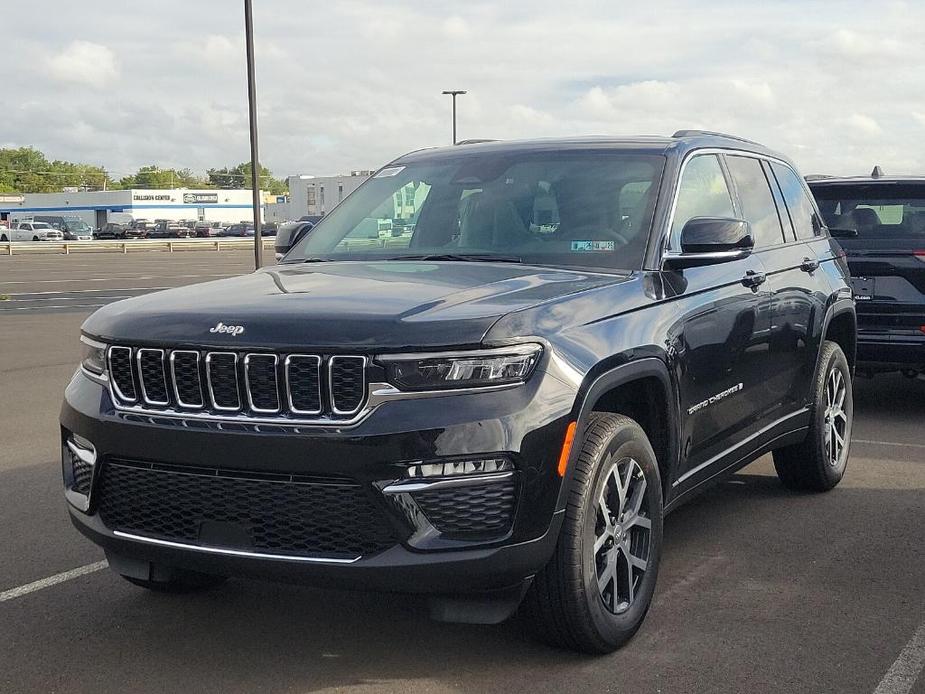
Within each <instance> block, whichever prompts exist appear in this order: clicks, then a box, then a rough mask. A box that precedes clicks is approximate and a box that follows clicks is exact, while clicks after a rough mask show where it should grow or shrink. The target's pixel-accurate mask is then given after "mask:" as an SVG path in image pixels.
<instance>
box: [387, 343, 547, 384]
mask: <svg viewBox="0 0 925 694" xmlns="http://www.w3.org/2000/svg"><path fill="white" fill-rule="evenodd" d="M542 351H543V348H542V347H541V346H540V345H537V344H525V345H512V346H510V347H498V348H495V349H485V350H472V351H468V352H447V353H441V354H420V355H415V354H403V355H385V356H382V357H380V358H379V361H381V362H382V363H383V364H384V365H385V366H386V369H387V372H388V379H389V382H390V383H392V385H394V386H396V387H397V388H400V389H401V390H409V391H420V390H439V389H444V388H480V387H489V386H500V385H510V384H515V383H523V382H524V381H526V380H527V379H528V378H529V377H530V375H531V374H532V373H533V370H534V369H535V368H536V365H537V363H538V362H539V360H540V354H541V353H542Z"/></svg>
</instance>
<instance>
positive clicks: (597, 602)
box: [522, 413, 663, 653]
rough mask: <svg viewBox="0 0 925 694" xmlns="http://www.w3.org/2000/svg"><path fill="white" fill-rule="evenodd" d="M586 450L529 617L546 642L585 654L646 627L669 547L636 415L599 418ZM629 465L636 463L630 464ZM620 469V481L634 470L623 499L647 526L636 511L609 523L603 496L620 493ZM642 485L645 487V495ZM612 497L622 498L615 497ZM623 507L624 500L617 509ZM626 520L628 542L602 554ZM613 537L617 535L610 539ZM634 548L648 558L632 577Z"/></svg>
mask: <svg viewBox="0 0 925 694" xmlns="http://www.w3.org/2000/svg"><path fill="white" fill-rule="evenodd" d="M576 443H577V442H576ZM580 445H581V449H580V452H579V455H578V457H577V460H575V461H574V463H573V465H574V470H573V471H572V477H571V482H570V488H569V490H568V500H567V502H566V509H565V518H564V519H563V522H562V528H561V530H560V532H559V541H558V544H557V545H556V549H555V553H554V554H553V557H552V559H551V560H550V562H549V564H547V565H546V567H545V568H544V569H543V570H542V571H541V572H540V573H539V574H538V575H537V576H536V578H535V579H534V581H533V584H532V585H531V587H530V590H529V592H528V594H527V596H526V598H525V599H524V603H523V605H522V613H523V615H524V617H525V618H526V620H527V622H528V624H529V626H530V627H531V630H532V631H533V633H534V634H535V636H536V637H537V638H538V639H540V640H542V641H545V642H547V643H550V644H552V645H554V646H559V647H562V648H568V649H571V650H575V651H580V652H584V653H610V652H611V651H614V650H615V649H617V648H619V647H620V646H622V645H623V644H625V643H626V642H627V641H629V640H630V639H631V638H632V637H633V635H634V634H635V633H636V631H637V630H638V629H639V627H640V626H641V625H642V622H643V620H644V619H645V616H646V613H647V612H648V610H649V604H650V603H651V601H652V594H653V592H654V591H655V582H656V579H657V576H658V565H659V559H660V557H661V549H662V515H663V508H662V487H661V477H660V475H659V470H658V462H657V461H656V458H655V453H654V452H653V450H652V446H651V445H650V444H649V440H648V438H647V437H646V434H645V432H644V431H643V430H642V427H640V426H639V425H638V424H637V423H636V422H635V421H633V420H632V419H630V418H629V417H625V416H623V415H614V414H606V413H595V414H594V415H593V416H592V418H591V420H590V422H589V424H588V427H587V430H586V431H585V433H584V436H583V437H582V441H581V444H580ZM627 460H628V461H630V462H624V461H627ZM633 462H634V463H635V466H633V465H632V463H633ZM615 468H616V469H617V471H618V474H619V475H620V476H621V477H622V476H623V475H624V471H625V470H627V469H629V470H630V471H631V474H632V475H633V476H632V478H629V477H627V483H626V485H625V489H626V490H628V493H626V494H621V495H620V498H621V499H622V498H623V497H624V496H626V497H629V498H630V501H634V500H637V499H638V500H639V503H638V504H632V503H631V504H630V505H631V506H632V505H635V506H636V508H638V509H639V511H640V512H639V513H638V514H636V518H640V517H641V518H642V520H646V521H647V523H648V524H649V527H648V529H646V528H645V527H644V526H642V525H633V524H634V523H637V522H641V521H637V520H636V518H634V517H633V514H632V513H631V512H627V513H626V517H624V516H623V515H621V516H619V517H618V518H615V517H614V516H611V518H610V521H609V522H607V521H605V523H606V524H605V525H602V521H604V518H603V513H602V511H601V506H599V501H601V500H602V494H604V495H606V494H608V491H606V490H607V489H611V490H615V487H614V485H615V484H616V481H615V478H613V476H612V474H611V473H612V471H613V470H614V469H615ZM642 481H644V483H645V484H644V486H643V487H641V489H642V491H639V490H640V484H641V483H642ZM611 498H612V499H613V498H615V497H613V496H612V494H611ZM611 508H612V505H611ZM623 510H624V507H623V506H622V503H621V505H620V510H619V511H618V512H620V513H622V512H623ZM623 523H628V525H627V526H626V527H627V528H629V529H628V530H626V529H625V528H624V529H623V531H624V532H623V538H624V540H623V541H624V543H625V544H621V545H620V546H615V544H610V545H608V544H606V543H605V544H604V545H603V546H602V547H601V549H599V550H598V551H597V552H596V551H595V544H596V543H597V542H599V541H601V540H602V539H604V538H605V537H606V536H607V535H608V533H609V532H610V528H611V527H613V528H616V529H617V530H616V533H617V535H619V534H620V529H621V525H622V524H623ZM612 540H613V536H611V537H610V539H609V540H608V542H612ZM630 548H633V549H634V550H635V551H636V552H637V553H640V554H642V553H644V554H645V561H646V566H645V569H644V571H642V573H641V575H639V576H637V575H636V570H634V569H633V568H629V572H628V574H627V568H628V567H629V566H630V565H629V564H628V563H627V561H626V556H627V554H626V552H627V551H629V553H630V554H633V549H630ZM634 556H635V554H634ZM614 557H616V559H615V561H614V562H613V563H611V561H610V560H611V559H612V558H614ZM620 557H623V561H622V563H621V560H620ZM608 566H613V567H615V568H614V573H613V575H612V577H611V578H610V583H609V584H608V585H610V591H609V592H610V595H609V596H608V595H607V585H604V588H603V589H601V588H599V579H598V576H599V575H601V574H607V573H608V569H607V568H605V567H608ZM640 570H641V569H640ZM618 572H620V573H619V574H618ZM618 575H621V576H622V581H623V583H622V589H621V588H620V587H618V584H617V580H619V579H618ZM627 576H628V577H629V578H628V580H627ZM636 581H638V583H636ZM631 582H632V583H633V585H634V591H633V595H632V597H631V598H630V599H629V600H628V601H627V600H624V598H625V597H627V594H626V588H627V586H628V584H629V583H631ZM618 598H619V601H618ZM621 608H622V609H621Z"/></svg>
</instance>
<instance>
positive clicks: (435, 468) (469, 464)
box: [406, 458, 514, 477]
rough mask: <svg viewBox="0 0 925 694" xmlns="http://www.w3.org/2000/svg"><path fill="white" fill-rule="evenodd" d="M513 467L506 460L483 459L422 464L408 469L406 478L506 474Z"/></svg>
mask: <svg viewBox="0 0 925 694" xmlns="http://www.w3.org/2000/svg"><path fill="white" fill-rule="evenodd" d="M513 469H514V465H513V463H511V461H510V460H508V459H507V458H485V459H482V460H452V461H447V462H442V463H422V464H421V465H412V466H411V467H409V468H408V471H407V473H406V474H407V476H408V477H453V476H456V475H478V474H486V473H490V472H507V471H508V470H513Z"/></svg>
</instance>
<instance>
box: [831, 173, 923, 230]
mask: <svg viewBox="0 0 925 694" xmlns="http://www.w3.org/2000/svg"><path fill="white" fill-rule="evenodd" d="M813 195H814V196H815V198H816V201H817V202H818V203H819V209H820V210H821V212H822V218H823V219H824V220H825V223H826V226H828V227H829V228H830V229H855V230H856V231H857V232H858V238H861V239H865V238H866V239H875V238H915V239H921V238H923V237H925V185H922V184H916V183H893V182H890V183H850V184H843V185H831V184H829V185H823V184H820V185H816V186H813Z"/></svg>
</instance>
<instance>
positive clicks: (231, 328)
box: [209, 321, 244, 336]
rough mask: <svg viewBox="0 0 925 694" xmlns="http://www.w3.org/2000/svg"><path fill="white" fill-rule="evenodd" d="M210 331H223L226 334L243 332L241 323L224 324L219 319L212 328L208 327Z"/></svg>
mask: <svg viewBox="0 0 925 694" xmlns="http://www.w3.org/2000/svg"><path fill="white" fill-rule="evenodd" d="M209 332H210V333H225V334H227V335H235V336H237V335H240V334H242V333H243V332H244V326H243V325H225V324H224V323H222V322H221V321H219V322H218V323H217V324H216V325H215V327H214V328H209Z"/></svg>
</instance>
